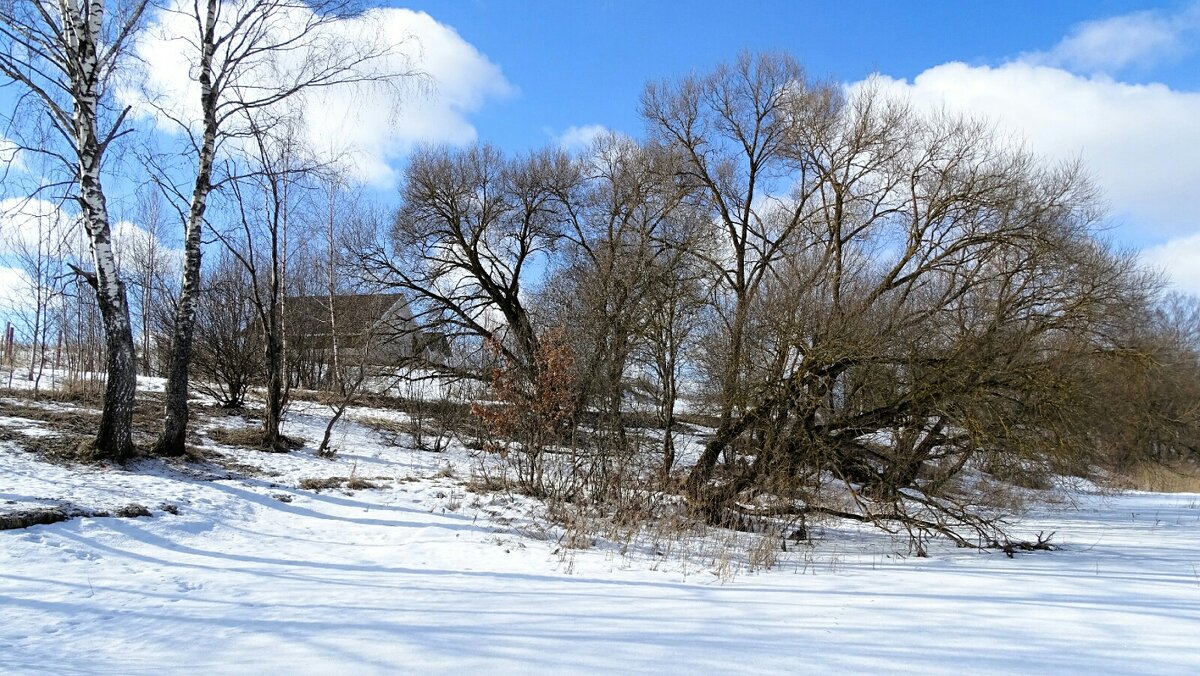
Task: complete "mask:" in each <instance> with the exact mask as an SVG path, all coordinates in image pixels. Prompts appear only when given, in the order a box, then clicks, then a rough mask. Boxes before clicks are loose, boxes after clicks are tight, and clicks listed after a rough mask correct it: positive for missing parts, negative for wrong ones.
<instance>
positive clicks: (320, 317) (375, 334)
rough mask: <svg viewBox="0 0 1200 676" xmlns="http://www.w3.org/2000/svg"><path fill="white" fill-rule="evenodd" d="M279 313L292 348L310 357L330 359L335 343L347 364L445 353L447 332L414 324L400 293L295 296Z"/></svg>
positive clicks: (375, 363)
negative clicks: (432, 330)
mask: <svg viewBox="0 0 1200 676" xmlns="http://www.w3.org/2000/svg"><path fill="white" fill-rule="evenodd" d="M331 300H332V308H331V302H330V301H331ZM331 310H332V312H331ZM283 316H284V327H285V330H286V331H287V337H288V343H289V346H290V348H291V350H290V351H291V352H292V353H293V354H296V355H298V356H302V357H304V358H305V359H306V360H309V361H312V362H314V363H329V362H331V361H332V355H333V348H334V346H335V344H336V346H337V350H338V361H339V362H340V363H342V364H345V365H362V366H397V365H400V364H403V363H404V362H406V361H409V360H411V359H413V358H414V357H421V358H423V359H425V360H431V359H437V358H438V357H444V356H447V355H448V354H449V346H448V344H447V341H446V339H445V337H444V336H442V335H441V334H438V333H434V332H430V331H426V330H424V329H422V328H421V327H420V326H418V325H417V323H416V322H415V321H414V320H413V314H412V311H411V309H410V308H409V304H408V300H407V299H406V298H405V297H404V296H403V295H401V294H383V293H380V294H338V295H334V296H332V298H331V297H330V296H327V295H321V296H293V297H289V298H287V299H286V300H285V301H284V314H283ZM335 329H336V330H335ZM335 338H336V340H335Z"/></svg>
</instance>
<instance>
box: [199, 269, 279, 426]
mask: <svg viewBox="0 0 1200 676" xmlns="http://www.w3.org/2000/svg"><path fill="white" fill-rule="evenodd" d="M222 253H223V255H221V256H220V257H218V259H217V264H216V266H215V267H214V268H213V269H212V271H211V272H210V273H209V275H208V276H207V277H206V279H207V281H206V282H205V285H204V286H203V287H201V289H202V291H203V293H201V294H200V295H199V297H198V300H197V303H196V335H195V351H194V353H193V361H192V368H193V370H194V372H195V375H196V376H197V379H196V389H198V390H199V391H200V392H203V393H204V394H207V395H209V396H211V397H213V398H214V399H216V400H217V401H218V402H219V403H220V405H221V406H223V407H225V408H231V409H239V408H242V407H243V406H244V405H245V402H246V392H247V390H248V389H249V388H250V386H251V385H252V384H254V383H256V382H260V380H259V379H260V378H261V377H262V373H263V335H262V333H261V332H259V331H256V330H254V329H253V327H254V324H255V322H256V321H257V316H256V314H255V308H254V304H253V302H252V301H251V298H252V297H253V296H254V290H253V287H252V285H251V282H250V275H249V274H248V273H247V272H246V270H245V268H244V267H243V266H242V265H241V264H240V263H239V262H237V261H236V260H234V259H233V257H232V256H231V255H230V254H228V253H227V252H222Z"/></svg>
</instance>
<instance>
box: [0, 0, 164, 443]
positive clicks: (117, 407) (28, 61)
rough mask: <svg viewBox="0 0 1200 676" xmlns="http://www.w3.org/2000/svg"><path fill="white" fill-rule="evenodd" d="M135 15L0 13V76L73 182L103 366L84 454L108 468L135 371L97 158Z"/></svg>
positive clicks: (135, 10) (111, 135)
mask: <svg viewBox="0 0 1200 676" xmlns="http://www.w3.org/2000/svg"><path fill="white" fill-rule="evenodd" d="M145 8H146V0H129V1H127V2H116V3H109V2H105V0H83V1H81V2H75V1H66V0H63V1H62V2H50V1H49V0H17V1H15V2H9V3H5V4H3V5H0V74H3V75H4V76H5V77H6V78H8V79H10V80H11V81H13V82H15V83H17V84H18V85H20V86H21V87H22V88H23V89H24V90H25V91H27V92H28V93H29V95H30V96H29V97H26V98H25V99H24V100H25V101H29V102H30V103H31V105H35V106H36V107H37V108H39V109H40V110H41V111H43V112H44V113H45V115H46V116H47V118H48V119H49V121H50V125H51V127H52V128H53V129H54V131H55V132H57V134H58V135H59V136H60V138H61V140H62V141H63V142H64V145H63V150H62V151H61V152H58V151H55V150H48V151H47V152H50V153H51V154H52V155H53V156H54V157H57V158H58V159H60V160H61V161H62V163H63V165H64V168H67V169H69V170H70V173H71V174H72V175H73V177H72V179H71V184H72V185H73V186H74V188H75V192H74V194H73V198H74V200H75V202H76V203H77V204H78V205H79V208H80V211H81V213H82V220H83V227H84V229H85V230H86V232H87V234H88V240H89V245H90V249H91V256H92V265H93V271H91V272H84V271H83V270H79V274H80V275H81V276H83V277H85V278H86V279H87V280H88V282H89V284H91V286H92V287H93V289H94V290H95V293H96V299H97V303H98V305H99V307H100V312H101V315H102V317H103V320H104V330H105V336H106V359H107V364H106V371H107V384H106V386H105V392H104V407H103V410H102V412H101V417H100V425H99V429H98V432H97V435H96V438H95V440H94V442H93V443H92V452H93V454H94V455H95V456H96V457H100V458H108V459H113V460H124V459H126V458H128V457H130V456H131V455H132V454H133V451H134V447H133V436H132V430H131V422H132V416H133V404H134V396H135V392H136V389H137V362H136V357H135V353H134V345H133V331H132V327H131V325H130V319H129V304H128V301H127V299H126V293H125V285H124V283H123V282H122V281H121V279H120V278H119V276H118V274H117V266H116V260H115V258H114V255H113V250H112V230H111V227H110V224H109V214H108V203H107V200H106V198H105V193H104V187H103V181H102V177H101V174H102V167H103V163H104V158H105V154H106V152H107V151H108V150H109V148H110V147H111V145H112V143H113V142H114V141H115V140H116V139H117V138H119V137H120V136H121V135H122V134H123V133H124V132H125V131H126V127H125V120H126V116H127V113H128V109H120V110H117V109H113V108H112V107H111V105H110V93H111V92H110V89H111V81H112V76H113V74H114V72H115V71H116V70H117V69H118V68H119V67H120V65H121V57H122V55H123V54H124V52H125V49H126V47H127V46H128V43H129V41H130V39H131V37H132V36H133V35H134V33H135V31H136V30H137V28H138V27H139V25H140V23H141V18H142V14H143V12H144V10H145Z"/></svg>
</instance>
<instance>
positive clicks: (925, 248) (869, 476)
mask: <svg viewBox="0 0 1200 676" xmlns="http://www.w3.org/2000/svg"><path fill="white" fill-rule="evenodd" d="M743 95H745V96H749V95H750V94H749V93H744V94H743ZM782 105H783V106H784V107H785V108H788V107H790V108H791V112H790V113H788V114H787V117H788V118H789V120H790V122H789V125H788V128H787V129H786V130H785V133H784V136H783V138H782V139H781V141H780V146H779V153H780V156H782V157H784V158H786V159H787V161H788V162H790V163H791V165H792V166H793V167H794V170H795V174H794V176H795V178H796V182H795V183H794V185H793V186H792V188H791V195H792V196H791V197H790V198H789V199H787V200H783V199H780V203H779V206H778V207H776V208H775V209H773V210H769V211H766V212H764V215H765V218H764V221H765V222H767V223H772V222H774V223H783V224H784V225H783V226H777V227H790V224H791V223H793V222H795V223H796V226H797V227H796V230H795V233H796V238H797V239H796V245H797V246H795V247H793V248H792V250H791V251H789V255H788V256H787V257H786V258H784V259H780V260H777V261H775V262H774V263H772V264H771V265H770V266H768V268H767V269H768V271H769V274H767V275H765V276H764V277H763V278H762V282H761V283H760V285H759V287H758V293H757V294H756V295H755V296H754V297H753V298H751V299H750V301H749V303H748V304H747V306H746V308H745V310H744V312H743V313H742V314H741V319H740V320H739V321H740V324H741V327H742V328H741V331H742V332H743V334H742V335H743V338H742V340H741V348H740V350H739V351H736V352H735V351H732V350H731V351H730V352H729V353H727V354H723V355H720V357H721V359H723V360H726V361H725V363H721V362H720V360H718V363H717V368H718V382H719V387H721V388H722V391H723V392H724V391H725V390H724V388H725V387H726V385H725V382H723V379H724V378H726V377H727V376H726V375H725V374H727V373H731V372H732V371H733V369H734V367H731V366H729V365H728V360H734V361H739V362H740V364H738V365H737V366H736V370H737V373H738V376H737V378H738V380H739V381H741V382H744V383H747V384H751V385H753V387H752V388H751V389H750V390H746V391H744V392H742V393H741V394H740V395H739V396H740V402H741V403H740V406H739V407H737V408H736V409H735V413H734V414H732V415H730V416H729V418H728V419H729V423H722V425H721V426H720V427H719V428H718V430H717V431H716V434H715V435H714V436H713V437H712V438H711V439H710V440H709V442H708V443H707V445H706V448H705V451H704V453H703V454H702V457H701V460H700V463H699V464H697V465H696V467H695V468H694V469H693V470H692V474H691V475H690V477H689V491H688V492H689V499H690V500H691V503H692V505H693V507H695V508H697V509H698V510H699V511H701V512H703V513H705V514H706V515H707V516H708V517H709V518H710V519H713V520H716V521H722V522H724V521H726V520H727V519H729V518H730V513H731V512H733V513H737V512H742V511H746V507H745V505H747V504H754V503H755V501H758V505H759V507H758V508H754V509H751V510H750V511H751V512H752V513H791V514H805V513H813V512H826V513H833V514H836V515H838V516H842V517H846V518H857V519H860V520H864V521H871V522H874V523H877V524H879V525H881V526H883V527H887V528H892V527H896V528H902V529H904V530H905V531H906V532H908V533H909V534H910V535H913V538H914V539H913V541H914V543H916V545H917V547H918V550H919V549H920V546H921V545H920V542H921V541H922V538H924V537H926V536H928V535H929V534H930V533H941V534H944V535H947V536H949V537H952V538H955V539H957V540H959V541H960V542H963V543H966V542H967V540H966V539H964V536H963V535H961V534H960V532H959V530H958V528H960V527H966V528H968V529H970V530H973V531H974V532H976V533H978V534H979V536H980V537H982V538H985V540H986V538H988V537H995V535H996V533H995V531H994V530H993V529H994V527H995V525H996V522H995V521H994V520H993V519H992V518H991V516H990V515H989V513H988V511H987V509H986V508H985V507H982V506H980V505H979V504H978V491H977V490H972V489H968V488H964V484H963V483H961V481H960V479H961V477H962V473H963V472H964V471H965V470H969V469H973V470H976V471H978V470H992V471H994V472H1000V471H1001V470H1004V471H1010V472H1018V473H1022V472H1026V471H1029V470H1032V469H1033V468H1044V467H1046V466H1047V465H1048V464H1050V463H1054V462H1056V461H1059V460H1073V459H1075V458H1074V457H1072V456H1073V455H1076V454H1084V453H1086V452H1087V449H1088V445H1089V443H1088V439H1089V437H1088V435H1087V433H1086V430H1085V426H1086V422H1087V420H1088V417H1087V415H1086V413H1085V412H1086V411H1087V410H1088V408H1087V406H1086V403H1087V401H1088V397H1087V394H1086V387H1085V383H1084V381H1083V380H1082V379H1080V378H1078V377H1072V376H1071V375H1070V374H1073V373H1075V372H1077V371H1079V370H1081V369H1086V368H1088V367H1087V366H1086V365H1087V364H1088V362H1089V360H1090V359H1091V358H1092V355H1094V354H1095V353H1096V351H1097V350H1111V349H1112V348H1113V343H1112V332H1111V330H1110V327H1112V326H1113V325H1114V323H1120V322H1121V321H1124V320H1123V318H1124V317H1127V316H1128V314H1129V312H1130V308H1138V307H1144V306H1145V303H1146V299H1147V298H1148V294H1149V293H1150V292H1151V291H1152V289H1153V280H1152V279H1151V278H1149V277H1147V276H1146V275H1144V274H1143V273H1142V272H1141V271H1140V270H1139V269H1138V267H1137V265H1136V264H1135V262H1134V261H1133V260H1132V259H1131V258H1130V257H1128V256H1123V255H1119V254H1115V253H1113V252H1111V251H1110V250H1108V249H1107V248H1106V247H1105V245H1103V244H1102V242H1101V241H1100V240H1098V239H1097V238H1096V237H1095V236H1094V228H1095V225H1096V224H1097V223H1098V218H1099V211H1098V210H1097V209H1096V207H1095V195H1094V191H1093V190H1092V188H1091V186H1090V185H1089V183H1088V182H1087V181H1086V179H1085V177H1084V176H1083V175H1082V174H1081V172H1080V171H1079V169H1078V167H1077V166H1064V167H1046V166H1043V165H1041V164H1039V163H1038V162H1037V161H1035V160H1034V159H1033V158H1032V157H1030V156H1029V155H1028V154H1026V153H1023V152H1020V151H1019V150H1014V149H1011V148H1007V147H1005V146H1004V145H1003V144H1001V143H999V142H998V141H996V140H995V138H994V137H993V135H992V132H991V131H990V129H989V128H988V127H987V126H986V125H983V124H980V123H975V122H971V121H967V120H962V119H957V118H954V117H950V116H945V115H931V116H924V115H919V114H916V113H914V112H913V111H912V110H910V109H909V108H908V107H907V106H906V105H905V104H904V103H903V102H899V101H896V100H894V99H890V98H888V97H887V96H885V95H884V94H882V93H881V92H879V91H877V90H875V89H873V88H871V87H867V88H865V89H863V90H861V91H858V92H855V93H853V94H851V95H850V96H848V97H847V98H845V99H841V98H831V99H826V100H824V101H823V103H822V105H821V106H819V107H814V106H813V104H812V101H810V100H805V99H804V98H800V99H797V100H795V101H792V102H790V103H787V102H785V103H784V104H782ZM735 330H738V329H737V328H736V326H735V325H721V326H719V327H717V333H718V335H719V336H721V338H722V343H723V344H726V345H728V344H730V343H728V342H727V341H728V339H727V337H726V336H725V335H724V332H732V331H735ZM739 451H741V452H744V454H745V455H748V456H753V459H752V461H749V462H744V463H743V462H738V463H729V465H728V466H727V468H726V475H725V476H724V477H722V478H721V479H720V480H719V481H716V482H714V481H713V479H714V473H713V471H712V470H713V465H715V463H716V460H717V458H719V457H720V456H721V455H722V453H728V454H730V455H731V456H737V455H738V454H739ZM829 477H835V478H836V479H837V480H838V481H840V482H841V486H842V489H843V490H842V491H841V492H840V493H838V494H837V496H834V497H831V496H829V495H827V494H824V493H823V491H827V490H828V489H829V487H830V485H829V481H828V478H829ZM976 541H978V540H976Z"/></svg>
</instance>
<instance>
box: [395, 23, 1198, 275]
mask: <svg viewBox="0 0 1200 676" xmlns="http://www.w3.org/2000/svg"><path fill="white" fill-rule="evenodd" d="M403 7H406V8H409V9H412V10H417V11H420V12H425V13H427V14H428V15H430V16H431V17H432V18H433V19H435V20H436V21H437V22H439V23H441V24H443V25H445V26H447V27H449V28H452V29H453V30H454V31H456V32H457V34H458V35H459V36H460V37H461V38H462V40H464V41H465V42H467V43H469V44H470V45H471V46H473V47H474V48H475V49H476V50H478V51H479V52H480V53H481V54H482V56H483V57H485V58H486V60H488V61H489V62H491V63H492V64H494V65H495V66H496V68H497V69H498V72H499V73H501V74H502V77H503V78H504V80H505V81H506V83H507V85H508V86H507V89H506V91H505V93H503V94H501V95H491V96H487V97H484V100H483V101H482V102H481V103H479V105H476V106H473V107H470V108H469V109H468V110H465V111H464V112H463V114H464V116H465V118H466V119H467V120H468V121H469V124H470V125H471V126H472V127H473V128H474V130H475V132H476V134H477V138H478V139H480V140H484V141H488V142H491V143H494V144H497V145H499V146H501V147H502V148H504V149H506V150H510V151H520V150H525V149H528V148H532V147H536V146H539V145H544V144H546V143H554V142H557V141H558V140H560V136H561V135H563V134H564V133H568V136H570V134H571V133H573V134H574V137H576V138H578V137H581V136H582V137H584V138H586V136H587V132H588V131H589V130H594V129H598V128H600V127H603V128H608V129H612V130H616V131H620V132H623V133H626V134H630V135H633V136H638V135H640V133H641V130H642V123H641V121H640V120H639V118H638V116H637V107H638V99H639V96H640V93H641V90H642V87H643V85H644V84H645V83H646V82H647V81H648V80H653V79H660V78H670V77H676V76H679V75H682V74H685V73H687V72H689V71H693V70H698V71H704V70H707V69H709V68H711V67H712V66H714V65H715V64H717V63H719V62H721V61H722V60H727V59H730V58H732V57H734V56H735V55H737V54H738V52H740V51H742V50H746V49H749V50H756V51H757V50H784V51H787V52H790V53H791V54H792V55H793V56H795V57H796V58H797V59H798V60H799V61H800V62H801V63H803V64H804V65H805V66H806V68H807V69H808V71H809V74H810V76H813V77H816V78H825V79H830V80H834V81H838V82H842V83H846V84H852V83H854V82H857V81H860V80H862V79H864V78H866V77H868V76H869V75H870V74H872V73H879V74H882V75H884V76H886V77H887V81H888V82H889V83H891V84H893V85H894V86H896V87H897V88H899V89H902V90H907V92H908V93H909V94H910V95H911V96H912V98H913V99H914V100H915V101H917V102H919V103H921V104H923V105H929V106H934V107H941V106H947V107H949V108H951V109H960V110H962V111H963V112H965V113H967V114H972V115H982V116H985V117H987V118H989V119H991V120H993V121H995V122H996V123H997V124H998V125H999V126H1000V127H1001V128H1002V129H1003V130H1005V131H1011V132H1014V133H1015V135H1016V136H1017V137H1019V138H1023V139H1025V140H1026V141H1027V144H1028V146H1029V147H1030V148H1031V149H1032V150H1033V151H1034V152H1037V153H1038V154H1040V155H1043V156H1045V157H1047V158H1050V159H1056V160H1057V159H1064V160H1065V159H1070V158H1073V157H1076V156H1081V157H1082V158H1083V160H1084V161H1085V163H1087V164H1088V166H1089V167H1090V168H1091V172H1092V174H1093V176H1094V178H1095V180H1096V182H1097V183H1098V184H1099V186H1100V188H1101V189H1102V191H1103V192H1104V193H1105V195H1106V196H1107V202H1108V206H1109V209H1110V220H1109V223H1110V224H1111V227H1112V230H1111V237H1112V238H1113V239H1114V240H1116V241H1117V242H1118V243H1119V244H1120V245H1122V246H1127V247H1132V248H1137V249H1141V250H1143V255H1144V257H1145V258H1146V260H1147V261H1148V262H1150V263H1151V264H1152V265H1156V266H1159V267H1162V268H1165V269H1166V270H1167V271H1168V272H1169V274H1170V275H1171V277H1172V279H1173V282H1174V284H1175V285H1176V286H1178V287H1180V288H1183V289H1187V290H1190V291H1194V292H1198V293H1200V207H1198V206H1197V205H1196V204H1195V200H1193V199H1192V194H1193V192H1194V190H1195V186H1197V185H1200V68H1198V66H1200V50H1198V49H1197V48H1196V46H1197V45H1200V2H1196V1H1195V0H1193V1H1187V2H1157V3H1155V2H1131V1H1124V0H1099V1H1093V2H1030V1H1024V0H1022V1H1008V2H948V1H939V2H915V3H901V2H883V1H878V2H838V3H816V2H786V1H778V2H766V1H757V2H753V1H751V2H737V3H735V2H718V1H714V0H699V1H693V2H672V3H668V2H635V1H632V0H605V1H599V2H552V1H548V0H526V1H523V2H501V1H496V0H466V1H459V2H454V1H436V0H431V1H428V2H406V3H404V4H403Z"/></svg>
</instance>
